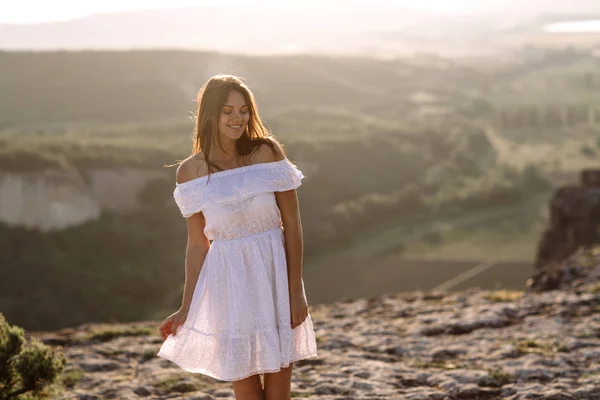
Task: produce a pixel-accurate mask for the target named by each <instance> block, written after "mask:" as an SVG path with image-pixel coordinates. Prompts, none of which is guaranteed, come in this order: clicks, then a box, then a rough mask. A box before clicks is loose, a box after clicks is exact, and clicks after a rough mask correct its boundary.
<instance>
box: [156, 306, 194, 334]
mask: <svg viewBox="0 0 600 400" xmlns="http://www.w3.org/2000/svg"><path fill="white" fill-rule="evenodd" d="M188 311H189V310H186V309H183V308H180V309H179V310H177V311H176V312H175V313H173V314H171V315H169V316H168V317H167V318H165V320H164V321H163V323H162V324H161V325H160V328H158V330H159V332H160V334H161V336H162V338H163V340H165V339H166V338H167V336H169V334H173V336H175V335H176V334H177V329H178V328H179V327H180V326H181V325H183V323H184V322H185V320H186V319H187V316H188Z"/></svg>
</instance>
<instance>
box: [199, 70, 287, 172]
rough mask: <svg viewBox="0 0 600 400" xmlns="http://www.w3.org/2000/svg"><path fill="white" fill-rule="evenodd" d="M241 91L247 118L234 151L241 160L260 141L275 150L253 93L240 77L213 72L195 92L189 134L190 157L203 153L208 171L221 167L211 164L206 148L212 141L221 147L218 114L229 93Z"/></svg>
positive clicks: (208, 147)
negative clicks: (193, 115) (190, 139)
mask: <svg viewBox="0 0 600 400" xmlns="http://www.w3.org/2000/svg"><path fill="white" fill-rule="evenodd" d="M232 90H235V91H238V92H239V93H241V94H242V95H243V96H244V98H245V100H246V104H247V105H248V112H249V113H250V119H249V120H248V124H247V126H246V129H245V130H244V133H243V134H242V136H241V137H240V138H239V139H238V140H237V141H236V143H235V146H236V150H237V152H238V153H239V154H240V155H242V156H244V163H245V162H246V160H247V157H248V156H250V155H251V154H252V153H254V152H255V151H256V150H257V149H258V147H259V146H260V145H261V144H267V145H269V146H270V147H271V149H273V151H275V147H274V144H273V142H272V139H271V137H270V136H271V135H270V133H269V131H268V130H267V128H266V127H265V126H264V125H263V123H262V121H261V118H260V115H259V114H258V107H257V105H256V101H255V99H254V95H253V94H252V91H250V88H249V87H248V85H247V84H246V83H245V82H244V80H243V78H240V77H237V76H234V75H215V76H213V77H212V78H210V79H209V80H208V81H207V82H206V83H205V84H204V85H203V86H202V87H201V88H200V91H199V92H198V97H197V113H196V125H195V128H194V134H193V149H192V154H191V155H192V156H193V155H195V154H198V153H200V152H202V153H203V155H204V160H205V161H206V164H207V167H208V168H207V169H208V174H209V175H210V173H211V170H212V169H215V170H216V171H220V170H222V168H220V167H219V166H218V165H216V164H213V163H212V162H211V160H210V159H209V157H210V154H211V152H210V150H211V148H212V146H214V145H215V142H216V143H217V144H218V145H219V146H220V147H221V149H223V150H225V149H224V148H223V142H222V141H221V136H220V135H219V131H218V129H219V128H218V126H219V125H218V124H219V116H220V114H221V111H222V109H223V106H224V105H225V102H226V101H227V97H228V96H229V93H230V92H231V91H232Z"/></svg>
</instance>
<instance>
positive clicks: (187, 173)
mask: <svg viewBox="0 0 600 400" xmlns="http://www.w3.org/2000/svg"><path fill="white" fill-rule="evenodd" d="M207 173H208V170H207V168H206V162H205V161H204V156H203V154H202V153H198V154H194V155H193V156H189V157H188V158H186V159H185V160H183V161H182V162H181V164H179V167H177V173H176V174H175V176H176V180H177V183H184V182H187V181H190V180H192V179H195V178H199V177H201V176H204V175H206V174H207Z"/></svg>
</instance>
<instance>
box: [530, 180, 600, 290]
mask: <svg viewBox="0 0 600 400" xmlns="http://www.w3.org/2000/svg"><path fill="white" fill-rule="evenodd" d="M549 208H550V224H549V227H548V228H547V229H546V230H545V232H544V233H543V235H542V238H541V239H540V242H539V244H538V251H537V256H536V261H535V264H534V275H533V277H532V278H531V279H530V281H529V282H528V287H530V288H531V289H533V290H545V289H554V288H557V287H559V286H560V285H561V282H562V281H564V280H565V279H568V276H567V275H568V274H569V271H568V268H569V267H568V265H567V264H565V263H564V260H565V259H567V257H569V256H570V255H572V254H574V253H575V252H576V251H577V250H578V249H579V248H587V247H590V246H593V245H594V244H598V243H600V170H584V171H582V172H581V182H580V184H578V185H572V186H565V187H562V188H560V189H558V190H557V191H556V192H555V194H554V196H553V197H552V199H551V201H550V205H549Z"/></svg>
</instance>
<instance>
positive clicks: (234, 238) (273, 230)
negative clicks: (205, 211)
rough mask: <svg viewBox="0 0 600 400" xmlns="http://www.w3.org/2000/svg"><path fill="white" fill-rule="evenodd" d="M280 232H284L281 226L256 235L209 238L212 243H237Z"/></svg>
mask: <svg viewBox="0 0 600 400" xmlns="http://www.w3.org/2000/svg"><path fill="white" fill-rule="evenodd" d="M277 231H279V232H280V233H283V230H282V228H281V226H279V227H277V228H271V229H267V230H263V231H260V232H254V233H248V232H246V233H240V234H239V235H232V236H230V235H227V236H225V235H214V236H213V238H209V239H211V241H212V242H219V243H220V242H231V241H236V240H244V239H250V238H254V237H259V236H262V235H266V234H271V233H275V232H277Z"/></svg>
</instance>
